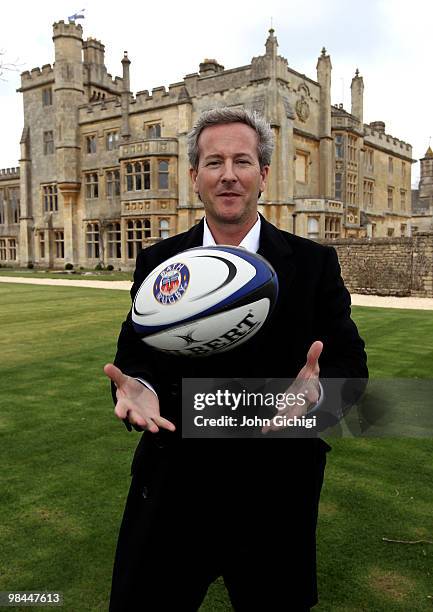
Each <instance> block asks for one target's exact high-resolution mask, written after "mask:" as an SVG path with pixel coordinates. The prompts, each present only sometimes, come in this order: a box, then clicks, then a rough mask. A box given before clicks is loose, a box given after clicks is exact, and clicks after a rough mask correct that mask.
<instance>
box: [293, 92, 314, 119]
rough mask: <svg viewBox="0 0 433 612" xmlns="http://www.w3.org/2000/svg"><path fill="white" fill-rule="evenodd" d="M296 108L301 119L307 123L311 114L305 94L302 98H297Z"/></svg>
mask: <svg viewBox="0 0 433 612" xmlns="http://www.w3.org/2000/svg"><path fill="white" fill-rule="evenodd" d="M295 108H296V114H297V115H298V117H299V119H300V120H301V121H303V122H304V123H305V121H307V119H308V117H309V116H310V107H309V106H308V102H306V100H305V98H304V96H302V98H301V99H300V100H297V102H296V106H295Z"/></svg>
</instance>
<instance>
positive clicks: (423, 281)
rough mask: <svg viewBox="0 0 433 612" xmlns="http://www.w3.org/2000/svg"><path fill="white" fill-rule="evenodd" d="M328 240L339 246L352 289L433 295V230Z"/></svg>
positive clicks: (343, 271)
mask: <svg viewBox="0 0 433 612" xmlns="http://www.w3.org/2000/svg"><path fill="white" fill-rule="evenodd" d="M324 244H329V245H331V246H333V247H335V249H336V251H337V253H338V258H339V260H340V265H341V271H342V276H343V278H344V281H345V283H346V286H347V288H348V289H349V291H350V292H351V293H366V294H374V295H392V296H415V297H433V232H423V233H418V234H415V235H414V236H412V237H411V238H373V239H367V238H362V239H357V240H353V239H350V240H347V239H345V240H335V241H332V242H326V243H324Z"/></svg>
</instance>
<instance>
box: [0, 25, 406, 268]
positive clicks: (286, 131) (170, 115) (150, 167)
mask: <svg viewBox="0 0 433 612" xmlns="http://www.w3.org/2000/svg"><path fill="white" fill-rule="evenodd" d="M53 41H54V59H55V61H54V64H53V65H50V64H45V65H44V66H42V68H33V70H31V71H30V72H28V71H27V72H24V73H23V74H22V75H21V87H20V89H19V90H18V91H19V92H20V93H21V94H22V95H23V100H24V129H23V132H22V136H21V159H20V162H19V163H20V165H19V168H10V169H5V170H0V264H2V265H5V264H6V265H20V266H23V267H26V266H28V265H29V264H33V265H34V266H35V267H44V268H46V267H55V268H56V267H57V268H64V266H65V264H68V263H69V264H73V265H74V266H84V267H91V268H93V267H95V265H97V264H102V265H105V266H106V265H108V264H111V265H113V266H114V267H115V268H116V269H118V268H121V269H130V268H133V266H134V263H135V258H136V255H137V253H138V251H139V250H140V249H141V248H143V247H145V246H146V245H148V244H151V243H153V242H155V241H157V240H161V239H163V238H166V237H168V236H171V235H173V234H176V233H179V232H182V231H184V230H186V229H188V228H189V227H191V225H193V224H194V223H196V222H197V221H198V220H199V219H200V218H201V217H202V216H203V206H202V204H201V202H200V201H199V200H198V198H197V197H196V196H195V194H194V193H193V191H192V188H191V184H190V179H189V173H188V158H187V133H188V131H189V130H190V129H191V127H192V125H193V124H194V121H195V120H196V118H197V117H198V115H199V114H200V112H201V111H203V110H205V109H210V108H213V107H216V106H230V107H245V108H248V109H252V110H256V111H258V112H260V113H262V114H263V115H264V116H265V117H266V118H267V119H268V121H269V122H270V124H271V126H272V129H273V131H274V135H275V141H276V147H275V152H274V157H273V163H272V166H271V170H270V174H269V181H268V186H267V188H266V190H265V192H264V193H263V194H262V196H261V200H260V211H261V212H262V213H263V215H264V216H265V217H266V218H267V219H269V220H270V221H272V222H273V223H275V224H276V225H278V226H279V227H280V228H282V229H286V230H288V231H291V232H294V233H296V234H298V235H300V236H305V237H309V238H312V239H323V240H327V241H328V240H333V239H339V238H350V237H354V238H359V237H363V236H369V237H386V236H395V237H399V236H408V235H410V232H411V225H410V222H411V164H412V162H413V160H412V147H411V146H410V145H409V144H407V143H405V142H402V141H401V140H399V139H397V138H395V137H393V136H390V135H388V134H387V133H386V131H385V124H384V122H383V121H375V122H373V123H370V124H365V123H364V121H363V90H364V84H363V78H362V76H360V75H359V73H358V70H356V73H355V76H354V77H353V79H352V83H351V109H350V112H349V111H348V110H346V109H344V108H343V106H342V105H336V106H333V105H332V104H331V70H332V67H331V59H330V57H329V55H328V54H327V52H326V50H325V49H322V52H321V54H320V56H319V58H318V60H317V75H316V80H313V79H312V78H309V77H307V76H305V75H304V74H300V73H299V72H297V71H296V70H294V69H293V68H291V67H290V66H289V65H288V62H287V60H286V59H285V58H284V57H281V56H280V55H278V42H277V39H276V36H275V33H274V30H272V29H271V30H270V31H269V36H268V38H267V40H266V44H265V50H264V54H263V55H259V56H257V57H253V58H252V60H251V63H250V64H248V65H246V66H240V67H238V68H234V69H230V70H225V69H224V66H221V65H220V64H219V63H218V62H217V61H216V60H215V59H205V60H204V61H203V62H202V63H200V65H199V71H198V72H197V73H193V74H187V75H186V76H185V77H184V78H183V80H181V81H179V82H177V83H173V84H171V85H169V86H168V89H166V88H165V87H156V88H154V89H153V90H152V92H149V91H139V92H137V93H136V94H135V95H133V94H132V92H131V91H130V78H129V71H130V63H131V62H130V60H129V58H128V55H127V53H126V52H125V55H124V57H123V59H122V61H121V62H122V77H115V78H113V77H112V76H111V75H110V74H108V73H107V69H106V67H105V62H104V45H103V44H101V42H99V41H98V40H95V39H94V38H88V39H87V40H83V30H82V27H81V26H80V25H77V24H76V23H74V22H70V23H64V22H63V21H59V22H57V23H55V24H54V26H53Z"/></svg>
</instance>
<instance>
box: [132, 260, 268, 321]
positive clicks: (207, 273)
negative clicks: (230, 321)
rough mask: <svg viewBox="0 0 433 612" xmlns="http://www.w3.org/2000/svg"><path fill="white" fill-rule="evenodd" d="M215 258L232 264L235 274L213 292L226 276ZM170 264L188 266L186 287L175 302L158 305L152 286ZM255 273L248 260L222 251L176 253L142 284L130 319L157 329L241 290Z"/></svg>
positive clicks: (225, 271)
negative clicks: (188, 276) (158, 326)
mask: <svg viewBox="0 0 433 612" xmlns="http://www.w3.org/2000/svg"><path fill="white" fill-rule="evenodd" d="M216 257H223V258H225V259H227V260H229V261H230V262H232V263H233V264H234V265H235V266H236V275H235V277H234V278H233V279H232V280H231V281H230V283H228V284H227V285H224V286H221V287H220V288H219V289H217V290H216V291H213V290H214V289H215V288H216V287H219V286H220V285H223V283H224V281H225V280H226V278H227V275H228V273H229V269H228V267H227V265H226V264H224V262H222V261H221V260H220V259H216ZM174 263H183V264H185V265H186V266H187V267H188V269H189V273H190V279H189V285H188V288H187V289H186V291H185V293H184V295H183V296H182V297H181V298H180V299H179V300H178V301H176V302H174V303H172V304H161V303H159V302H158V301H157V300H156V299H155V297H154V295H153V285H154V283H155V280H156V279H157V277H158V275H159V274H160V273H161V271H162V270H164V269H165V268H166V267H167V266H169V265H170V264H174ZM255 274H256V269H255V267H254V266H253V265H251V264H250V263H249V262H248V261H246V260H244V259H242V258H241V257H238V256H237V255H234V254H232V253H229V252H226V251H218V250H216V249H200V251H194V250H193V251H186V252H184V253H180V254H178V255H175V256H174V257H171V258H170V259H168V260H166V261H165V262H164V263H163V264H161V265H160V266H158V267H157V268H156V269H155V270H154V271H153V272H152V273H151V274H150V275H149V276H148V277H147V278H146V279H145V281H144V282H143V283H142V285H141V287H140V289H139V290H138V292H137V295H136V298H135V308H136V310H137V311H138V313H140V314H137V313H134V315H133V320H134V322H136V323H138V324H139V325H146V326H152V325H155V326H157V325H167V324H168V325H169V324H171V323H174V322H175V321H178V320H181V319H185V318H188V317H191V316H195V315H196V314H198V313H200V312H203V311H204V310H206V309H208V308H210V307H212V306H214V305H215V304H216V303H218V302H221V301H222V300H224V299H226V298H227V297H229V296H230V295H232V294H233V293H235V292H236V291H238V290H239V289H241V288H242V287H243V286H244V285H246V284H247V283H248V282H249V281H250V280H251V279H252V278H254V276H255ZM210 292H211V293H210ZM207 293H210V295H206V294H207ZM201 296H204V297H201Z"/></svg>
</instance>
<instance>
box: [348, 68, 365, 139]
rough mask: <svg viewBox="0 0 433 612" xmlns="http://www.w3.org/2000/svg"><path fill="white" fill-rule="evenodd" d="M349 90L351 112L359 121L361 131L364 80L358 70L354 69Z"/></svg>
mask: <svg viewBox="0 0 433 612" xmlns="http://www.w3.org/2000/svg"><path fill="white" fill-rule="evenodd" d="M350 91H351V102H352V104H351V113H352V115H353V116H354V117H356V118H357V119H358V121H359V123H360V129H361V131H362V128H363V125H364V124H363V121H364V80H363V78H362V76H359V70H358V68H357V69H356V72H355V76H354V77H353V79H352V84H351V86H350Z"/></svg>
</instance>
